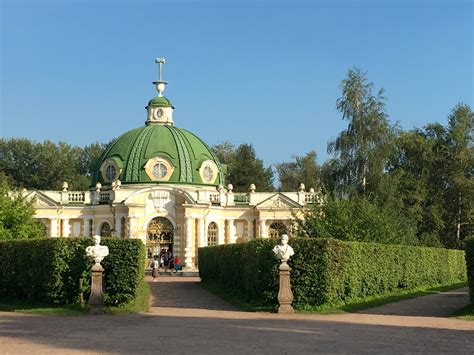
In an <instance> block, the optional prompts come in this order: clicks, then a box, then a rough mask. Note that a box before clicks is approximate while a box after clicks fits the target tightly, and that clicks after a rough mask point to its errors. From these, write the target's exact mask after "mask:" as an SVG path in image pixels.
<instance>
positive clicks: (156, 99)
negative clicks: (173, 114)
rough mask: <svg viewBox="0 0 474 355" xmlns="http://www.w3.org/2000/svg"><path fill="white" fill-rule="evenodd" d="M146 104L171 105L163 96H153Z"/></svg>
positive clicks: (156, 105)
mask: <svg viewBox="0 0 474 355" xmlns="http://www.w3.org/2000/svg"><path fill="white" fill-rule="evenodd" d="M148 106H155V107H173V104H172V103H171V101H170V100H169V99H168V98H166V97H164V96H155V97H154V98H153V99H151V100H150V101H148Z"/></svg>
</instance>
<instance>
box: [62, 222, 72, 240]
mask: <svg viewBox="0 0 474 355" xmlns="http://www.w3.org/2000/svg"><path fill="white" fill-rule="evenodd" d="M62 221H63V231H62V237H64V238H69V234H70V233H71V226H70V225H69V219H68V218H64V219H63V220H62Z"/></svg>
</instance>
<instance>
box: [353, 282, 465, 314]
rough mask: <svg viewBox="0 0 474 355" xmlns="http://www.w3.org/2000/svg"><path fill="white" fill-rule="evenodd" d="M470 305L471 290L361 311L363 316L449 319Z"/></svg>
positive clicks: (460, 290) (424, 297)
mask: <svg viewBox="0 0 474 355" xmlns="http://www.w3.org/2000/svg"><path fill="white" fill-rule="evenodd" d="M469 304H470V300H469V289H468V288H467V287H464V288H460V289H457V290H452V291H447V292H440V293H436V294H433V295H428V296H422V297H417V298H412V299H408V300H403V301H398V302H394V303H389V304H386V305H383V306H379V307H374V308H369V309H365V310H362V311H359V312H358V313H362V314H380V315H396V316H416V317H449V316H450V315H452V314H453V313H454V312H455V311H457V310H458V309H461V308H463V307H465V306H467V305H469Z"/></svg>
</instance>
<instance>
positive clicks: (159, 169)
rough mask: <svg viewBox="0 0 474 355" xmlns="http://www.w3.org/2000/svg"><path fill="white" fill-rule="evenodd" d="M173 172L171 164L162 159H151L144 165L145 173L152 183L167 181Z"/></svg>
mask: <svg viewBox="0 0 474 355" xmlns="http://www.w3.org/2000/svg"><path fill="white" fill-rule="evenodd" d="M173 171H174V166H173V164H171V162H170V161H169V160H168V159H166V158H164V157H159V156H158V157H154V158H151V159H150V160H148V161H147V163H146V164H145V172H146V174H147V175H148V177H149V178H150V179H151V180H152V181H168V180H169V179H170V178H171V175H173Z"/></svg>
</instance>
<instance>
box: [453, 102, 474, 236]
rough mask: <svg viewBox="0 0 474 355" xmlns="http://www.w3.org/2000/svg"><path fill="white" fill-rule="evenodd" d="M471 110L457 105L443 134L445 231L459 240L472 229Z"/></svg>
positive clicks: (473, 129) (473, 127)
mask: <svg viewBox="0 0 474 355" xmlns="http://www.w3.org/2000/svg"><path fill="white" fill-rule="evenodd" d="M473 138H474V113H473V112H472V110H471V108H470V107H469V106H468V105H463V104H458V105H457V106H456V107H455V108H454V109H453V110H452V112H451V114H450V115H449V117H448V129H447V134H446V145H447V147H448V150H447V153H448V154H447V161H446V166H447V177H448V181H447V184H446V186H447V190H448V191H447V193H446V205H447V206H453V207H454V208H449V209H448V210H447V211H448V214H449V222H448V223H447V224H448V228H449V229H450V230H449V231H447V233H449V232H451V233H453V234H454V236H455V238H454V239H455V243H456V244H457V245H459V243H460V242H461V239H463V238H464V237H466V236H469V235H471V234H472V232H473V223H472V222H473V218H474V178H473V177H474V145H473Z"/></svg>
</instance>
